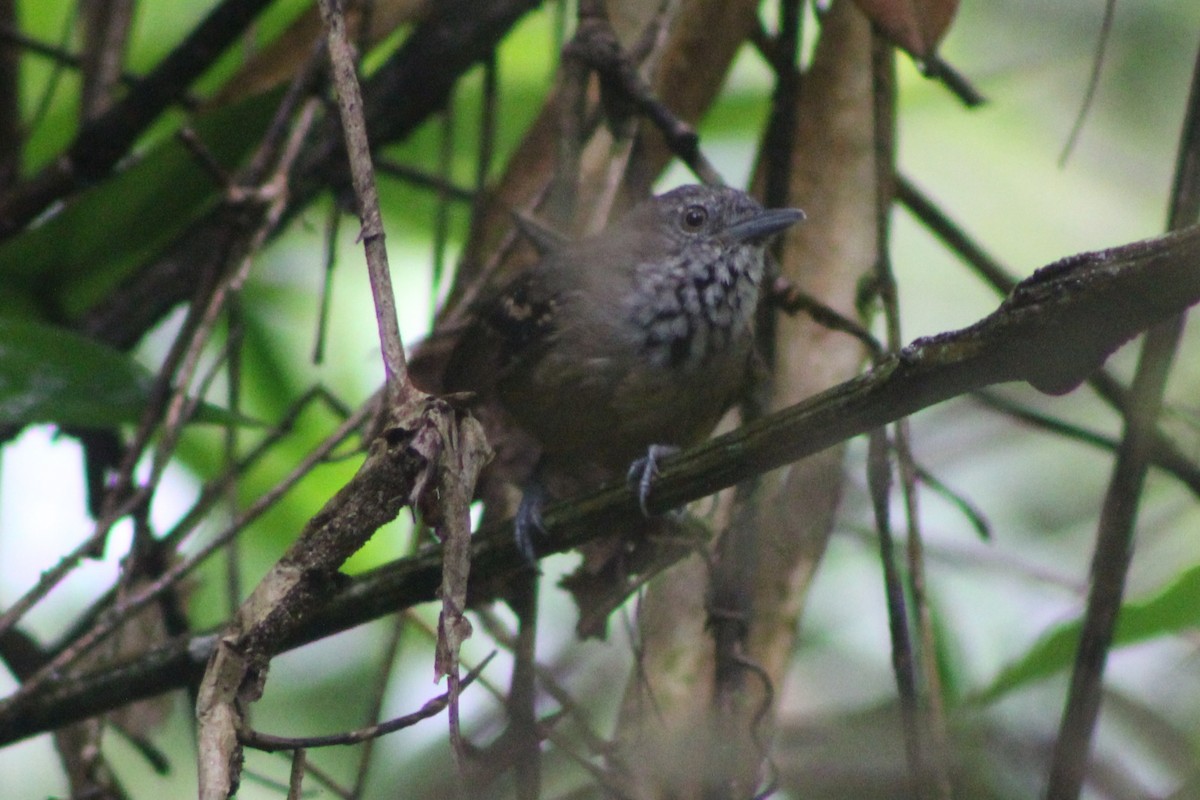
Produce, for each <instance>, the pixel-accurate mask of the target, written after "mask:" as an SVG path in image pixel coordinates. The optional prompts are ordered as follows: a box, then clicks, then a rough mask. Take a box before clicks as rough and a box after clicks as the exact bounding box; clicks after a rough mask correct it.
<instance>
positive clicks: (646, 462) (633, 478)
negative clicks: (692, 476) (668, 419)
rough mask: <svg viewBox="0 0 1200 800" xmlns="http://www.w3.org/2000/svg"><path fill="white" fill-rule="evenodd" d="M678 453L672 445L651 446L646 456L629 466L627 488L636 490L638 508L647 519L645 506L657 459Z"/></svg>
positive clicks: (677, 449)
mask: <svg viewBox="0 0 1200 800" xmlns="http://www.w3.org/2000/svg"><path fill="white" fill-rule="evenodd" d="M678 452H679V448H678V447H675V446H674V445H668V444H652V445H650V447H649V448H648V449H647V450H646V455H644V456H642V457H641V458H639V459H638V460H637V461H634V462H633V463H632V464H630V465H629V475H628V477H627V480H628V481H629V486H630V488H632V489H636V490H637V494H638V506H639V507H640V508H641V509H642V513H643V514H645V515H646V516H647V517H648V516H650V509H649V508H648V507H647V506H646V504H647V502H648V501H649V500H650V487H651V486H653V484H654V479H655V478H657V477H658V462H659V459H663V458H666V457H667V456H671V455H674V454H676V453H678Z"/></svg>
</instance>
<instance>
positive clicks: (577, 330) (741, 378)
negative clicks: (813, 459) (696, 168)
mask: <svg viewBox="0 0 1200 800" xmlns="http://www.w3.org/2000/svg"><path fill="white" fill-rule="evenodd" d="M803 218H804V212H802V211H801V210H800V209H796V208H774V209H765V208H763V207H762V205H761V204H759V202H758V201H757V200H755V199H754V198H753V197H751V196H750V195H749V194H747V193H746V192H743V191H740V190H737V189H733V188H728V187H717V186H701V185H687V186H681V187H679V188H676V189H674V190H672V191H669V192H666V193H664V194H661V195H658V196H655V197H651V198H649V199H647V200H645V201H643V202H641V203H639V204H638V205H636V206H635V207H634V208H632V209H631V210H630V211H629V212H628V213H627V214H626V215H625V216H623V217H621V218H620V219H618V220H617V221H616V222H614V223H612V224H610V225H609V226H608V227H607V228H605V229H604V230H602V231H600V232H598V233H596V234H593V235H590V236H586V237H583V238H580V239H577V240H573V241H563V242H556V243H552V244H550V245H549V250H548V251H547V252H545V253H544V254H543V255H542V256H541V258H540V260H539V261H538V262H537V263H535V264H534V265H533V266H532V267H530V268H528V269H527V270H526V271H524V272H522V273H520V274H518V275H516V276H515V277H513V278H512V279H511V280H510V281H509V282H507V283H506V284H503V285H502V286H501V287H500V289H499V290H498V291H496V292H493V293H491V294H490V295H486V296H485V299H483V300H482V301H480V302H478V303H477V304H476V308H475V309H474V313H473V315H472V322H471V323H470V324H469V325H468V326H467V327H466V329H465V330H464V332H463V334H462V336H461V337H460V338H459V340H458V342H457V344H456V345H455V347H454V349H453V352H452V353H451V355H450V358H449V361H448V364H447V367H446V372H445V376H444V379H443V384H444V387H445V389H446V390H448V391H452V392H470V393H472V394H473V395H474V396H476V397H478V398H480V400H481V401H482V402H491V403H493V404H498V405H499V407H500V408H501V409H502V411H503V413H504V414H505V416H506V417H507V418H508V420H510V421H511V423H512V424H514V425H516V426H517V427H519V428H520V429H521V430H522V431H523V432H524V433H525V434H527V435H528V437H530V438H532V440H533V441H534V442H535V443H536V445H537V448H538V451H539V453H540V457H539V458H538V460H537V462H536V467H535V468H534V469H533V470H532V473H531V474H530V475H529V476H528V477H527V478H526V479H525V485H524V487H523V497H522V500H521V503H520V508H519V510H518V513H517V519H516V531H517V533H516V536H517V544H518V548H519V549H520V551H521V553H522V554H523V555H524V556H525V557H526V559H527V560H528V561H529V562H531V563H532V562H533V561H534V559H535V555H534V551H535V546H534V540H535V539H536V537H537V536H539V535H541V534H543V533H544V529H543V527H542V523H541V508H542V506H543V505H544V504H545V503H546V502H547V501H548V500H561V499H565V497H566V496H567V495H569V494H571V493H574V492H577V491H581V490H582V489H583V488H595V487H596V486H599V485H600V484H602V483H604V482H605V481H607V480H611V479H613V478H615V477H616V476H618V475H621V474H624V473H628V474H629V476H630V480H631V482H633V483H635V485H636V487H637V488H638V490H639V495H640V500H641V502H642V508H643V511H644V510H645V509H646V505H645V503H646V497H647V495H648V493H649V491H650V489H651V486H652V478H653V476H654V474H655V470H656V463H657V460H658V459H659V458H661V457H663V455H664V454H666V453H670V452H673V451H675V450H677V449H679V448H683V447H687V446H690V445H693V444H697V443H699V442H700V441H702V440H704V439H705V438H707V437H708V436H709V435H710V434H711V433H712V430H713V429H714V428H715V427H716V424H717V422H718V421H719V420H720V418H721V417H722V416H723V415H724V414H725V412H726V411H728V410H729V408H730V407H731V406H732V405H733V404H734V403H736V402H737V401H738V399H739V398H740V397H742V396H744V393H745V390H746V387H747V385H748V383H749V381H750V376H751V365H752V354H753V352H754V319H755V314H756V309H757V307H758V303H759V298H760V296H761V294H762V292H761V286H762V283H763V276H764V272H765V271H766V248H767V245H768V243H769V241H770V240H771V239H772V238H773V237H774V236H775V235H777V234H779V233H781V232H782V231H784V230H785V229H787V228H788V227H790V226H791V225H793V224H795V223H796V222H798V221H800V220H801V219H803ZM589 485H590V486H589Z"/></svg>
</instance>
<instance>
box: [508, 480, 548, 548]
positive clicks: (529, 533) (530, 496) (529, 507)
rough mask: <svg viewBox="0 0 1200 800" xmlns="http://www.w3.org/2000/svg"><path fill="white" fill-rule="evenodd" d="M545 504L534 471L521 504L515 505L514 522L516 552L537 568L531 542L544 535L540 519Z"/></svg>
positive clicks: (544, 526) (544, 528)
mask: <svg viewBox="0 0 1200 800" xmlns="http://www.w3.org/2000/svg"><path fill="white" fill-rule="evenodd" d="M545 505H546V488H545V486H543V485H542V481H541V478H540V476H539V475H538V473H537V472H536V471H535V472H534V474H533V477H532V478H530V479H529V483H527V484H526V485H525V488H524V490H523V491H522V493H521V505H520V506H518V507H517V517H516V520H515V522H514V528H515V531H516V532H515V535H514V538H515V539H516V540H517V552H519V553H520V554H521V556H522V557H523V558H524V559H525V563H527V564H529V566H531V567H534V568H535V569H536V568H537V553H536V552H534V549H533V543H534V540H535V539H537V538H541V537H544V536H545V535H546V525H545V523H544V522H543V521H542V508H543V507H544V506H545Z"/></svg>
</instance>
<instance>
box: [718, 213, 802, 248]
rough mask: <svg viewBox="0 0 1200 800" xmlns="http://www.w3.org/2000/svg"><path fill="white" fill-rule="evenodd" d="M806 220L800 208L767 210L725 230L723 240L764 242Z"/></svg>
mask: <svg viewBox="0 0 1200 800" xmlns="http://www.w3.org/2000/svg"><path fill="white" fill-rule="evenodd" d="M802 219H804V212H803V211H801V210H800V209H798V208H767V209H764V210H762V211H760V212H758V213H757V214H755V215H754V216H753V217H750V218H749V219H744V220H742V221H741V222H737V223H734V224H733V225H730V226H729V227H728V228H726V229H725V231H724V233H723V238H725V239H726V240H727V241H729V242H731V243H732V242H762V241H765V240H766V239H767V238H768V237H771V236H773V235H775V234H777V233H779V232H780V231H782V230H783V229H784V228H788V227H790V226H792V225H795V224H796V223H797V222H799V221H800V220H802Z"/></svg>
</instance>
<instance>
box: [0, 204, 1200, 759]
mask: <svg viewBox="0 0 1200 800" xmlns="http://www.w3.org/2000/svg"><path fill="white" fill-rule="evenodd" d="M1197 302H1200V226H1193V227H1191V228H1187V229H1185V230H1183V231H1181V232H1179V233H1176V234H1170V235H1167V236H1162V237H1158V238H1155V239H1149V240H1145V241H1141V242H1136V243H1134V244H1130V245H1125V246H1122V247H1117V248H1113V249H1110V250H1104V251H1100V252H1096V253H1088V254H1084V255H1079V256H1073V257H1070V258H1067V259H1064V260H1063V261H1060V262H1057V263H1055V264H1052V265H1050V266H1048V267H1045V268H1044V269H1042V270H1039V271H1038V272H1037V273H1035V274H1034V275H1033V276H1032V277H1030V278H1029V279H1028V280H1026V281H1024V282H1022V283H1021V284H1020V285H1018V286H1017V288H1016V290H1015V291H1014V292H1013V294H1012V295H1011V296H1010V297H1009V298H1008V299H1007V300H1005V301H1004V303H1003V304H1001V306H1000V308H999V309H997V310H996V311H995V312H994V313H992V314H991V315H989V316H987V317H985V318H984V319H982V320H980V321H979V322H978V323H976V324H975V325H972V326H971V327H969V328H965V329H963V330H960V331H955V332H952V333H945V334H941V335H939V336H934V337H931V338H927V339H919V340H917V341H915V342H913V343H912V344H911V345H909V346H908V347H906V348H905V349H904V350H902V351H901V352H900V353H899V354H897V355H895V356H892V357H890V358H888V359H886V360H885V361H883V362H882V363H880V364H879V365H878V366H877V367H875V368H874V369H872V370H871V371H870V372H868V373H867V374H865V375H862V376H861V377H859V378H856V379H854V380H851V381H848V382H846V383H844V384H841V385H840V386H837V387H834V388H833V389H831V390H829V391H827V392H824V393H822V394H819V395H817V396H815V397H813V398H811V399H809V400H806V401H804V402H802V403H798V404H797V405H794V406H791V407H790V408H787V409H784V410H782V411H780V412H778V413H775V414H770V415H768V416H765V417H763V418H761V419H759V420H757V421H756V422H754V423H751V424H750V425H747V426H745V427H743V428H741V429H738V430H736V431H733V432H732V433H729V434H726V435H724V436H720V437H718V438H716V439H713V440H711V441H709V442H707V443H706V444H703V445H701V446H699V447H697V448H694V449H692V450H689V451H687V452H684V453H681V454H679V455H677V456H674V457H670V458H666V459H664V460H663V462H662V464H661V474H660V476H659V478H658V479H657V481H656V482H655V484H654V488H653V493H652V496H651V497H650V508H651V510H652V511H655V512H661V511H665V510H667V509H670V508H675V507H678V506H681V505H683V504H685V503H687V502H689V501H691V500H695V499H697V498H700V497H705V496H707V495H709V494H712V493H713V492H715V491H718V490H719V489H722V488H724V487H726V486H732V485H733V484H735V483H737V482H739V481H742V480H745V479H746V478H749V477H751V476H753V475H755V474H760V473H763V472H766V471H768V470H771V469H775V468H776V467H779V466H782V465H783V464H787V463H789V462H792V461H796V460H798V459H801V458H804V457H806V456H809V455H812V454H813V453H817V452H819V451H821V450H824V449H825V448H827V447H830V446H832V445H834V444H837V443H838V442H841V441H844V440H846V439H849V438H851V437H853V436H857V435H859V434H862V433H864V432H866V431H869V430H872V429H874V428H877V427H879V426H880V425H884V424H887V423H889V422H892V421H894V420H896V419H899V418H901V417H904V416H907V415H909V414H912V413H914V412H916V411H919V410H921V409H923V408H928V407H929V406H932V405H935V404H937V403H940V402H942V401H943V400H947V399H949V398H952V397H955V396H958V395H960V394H964V393H966V392H970V391H973V390H976V389H979V388H982V387H984V386H988V385H991V384H994V383H1001V382H1005V381H1014V380H1026V381H1029V382H1030V383H1033V384H1034V385H1035V386H1037V387H1038V388H1041V389H1042V390H1043V391H1054V392H1063V391H1066V390H1068V389H1070V388H1072V387H1073V386H1076V385H1078V384H1079V383H1080V382H1081V381H1082V380H1084V379H1085V378H1086V377H1087V376H1088V374H1089V373H1090V372H1091V371H1093V370H1094V369H1095V368H1096V367H1097V366H1098V365H1099V364H1100V363H1102V362H1103V360H1104V358H1106V357H1107V356H1108V355H1109V354H1110V353H1111V352H1112V351H1113V350H1115V349H1116V348H1117V347H1119V346H1120V345H1121V344H1122V343H1124V342H1125V341H1127V340H1128V339H1129V338H1130V337H1132V336H1133V335H1134V334H1136V333H1137V332H1138V331H1141V330H1144V329H1146V328H1148V327H1150V326H1152V325H1154V324H1155V323H1157V322H1159V321H1161V320H1164V319H1167V318H1169V317H1171V316H1172V315H1174V314H1178V313H1180V312H1181V311H1183V310H1185V309H1186V308H1188V307H1189V306H1191V305H1193V304H1195V303H1197ZM639 513H640V512H639V511H638V502H637V498H636V496H635V494H634V493H633V492H632V491H631V490H630V489H629V488H628V487H626V486H624V485H612V486H608V487H605V488H603V489H601V490H599V491H597V492H595V493H593V494H591V495H588V496H586V497H583V498H580V499H578V500H576V501H574V502H570V503H562V504H559V505H556V506H554V507H552V508H550V509H548V510H547V511H546V513H545V523H546V526H547V529H548V530H550V531H551V532H552V535H551V536H550V537H548V538H547V540H545V541H544V543H543V549H542V554H548V553H550V552H552V551H554V552H557V551H563V550H569V549H572V548H575V547H578V546H579V545H581V544H583V543H585V542H587V541H589V540H591V539H593V538H596V537H597V536H602V535H606V534H608V533H610V532H611V531H612V530H613V528H614V527H619V526H620V525H621V524H622V522H623V521H628V520H630V519H632V518H635V517H636V516H637V515H638V514H639ZM471 555H472V565H473V571H472V584H471V589H472V592H473V593H474V595H475V596H474V598H473V599H475V600H478V599H479V598H480V596H481V595H482V594H484V593H486V591H488V590H487V589H486V588H485V587H486V586H487V585H495V584H496V582H495V581H494V579H495V578H496V577H497V576H499V575H502V574H503V573H505V572H509V571H513V570H517V569H521V568H523V566H524V564H523V561H522V559H521V556H520V555H519V554H518V552H517V549H516V546H515V544H514V541H513V538H512V535H511V529H510V528H509V527H507V526H502V527H501V528H500V529H493V530H489V531H484V532H481V533H480V534H477V535H476V537H475V539H474V540H473V542H472V553H471ZM441 573H442V557H441V552H440V549H438V548H428V549H426V550H423V551H422V552H421V553H418V554H417V555H415V556H413V557H411V558H406V559H402V560H400V561H397V562H394V563H392V564H389V565H386V566H384V567H380V568H379V569H376V570H374V571H372V572H369V573H366V574H364V575H362V576H359V577H358V578H356V579H355V580H354V581H353V582H351V583H350V584H349V585H348V586H347V587H345V588H344V589H342V590H341V591H339V592H338V593H337V594H336V596H335V597H334V598H333V599H332V600H331V601H330V602H328V603H325V604H324V605H322V606H321V607H320V608H319V609H315V610H314V613H313V615H312V617H311V618H309V619H308V620H307V622H306V623H305V624H304V625H303V626H302V627H301V628H299V629H298V630H293V631H290V632H289V633H288V635H287V639H286V641H285V642H284V646H285V647H296V646H299V645H301V644H304V643H306V642H311V641H314V640H317V639H320V638H322V637H324V636H327V635H329V634H331V633H334V632H336V631H340V630H345V629H346V628H349V627H352V626H354V625H358V624H361V623H363V622H367V621H369V620H372V619H376V618H378V617H381V616H384V615H386V614H391V613H394V612H395V611H396V610H397V609H398V608H404V607H407V606H412V605H415V604H417V603H422V602H427V601H430V600H433V599H434V597H435V592H436V589H437V587H438V585H439V583H440V581H441V577H442V574H441ZM213 643H214V640H213V637H211V636H209V637H197V638H193V639H177V640H174V641H172V642H170V643H168V644H165V645H163V646H162V647H160V648H158V649H156V650H154V651H152V652H151V653H149V654H146V655H144V656H142V657H141V658H140V659H139V660H138V661H137V662H136V663H131V664H125V665H117V666H113V667H108V668H106V669H104V670H99V671H97V672H96V673H93V674H91V675H85V676H80V677H71V678H65V679H63V680H61V681H59V682H56V683H51V684H49V685H48V686H47V687H46V691H45V692H42V693H41V694H40V695H38V696H36V697H33V698H31V699H30V700H29V702H26V703H21V704H19V705H17V706H15V707H11V708H9V709H7V713H5V714H4V716H3V717H0V744H3V743H7V742H10V741H13V740H16V739H21V738H24V737H26V736H31V735H33V734H35V733H38V732H40V731H43V730H48V729H51V728H54V727H57V726H59V725H62V724H65V723H66V722H70V721H74V720H78V719H82V718H85V717H88V716H93V715H95V714H97V713H99V712H102V711H105V710H108V709H110V708H114V707H117V706H119V705H122V704H124V703H128V702H132V701H133V700H137V699H141V698H144V697H147V696H150V695H153V694H156V693H158V692H162V691H164V690H167V689H170V688H177V687H182V686H186V685H189V684H190V683H193V682H194V681H195V680H196V679H197V678H198V676H199V675H200V674H201V673H202V671H203V665H204V663H205V660H206V659H207V657H208V655H209V653H210V652H211V649H212V646H213Z"/></svg>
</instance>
